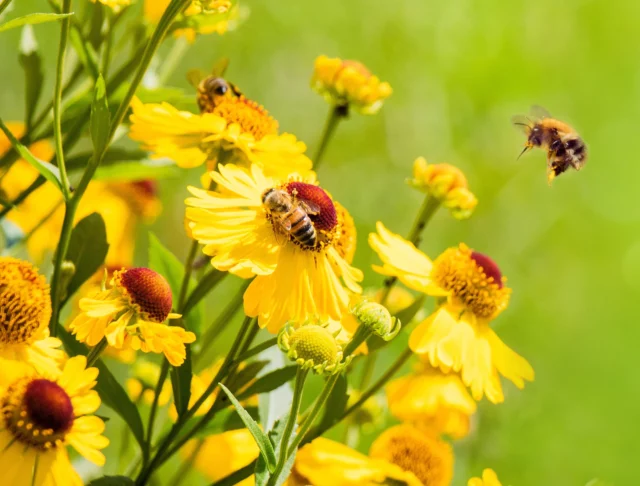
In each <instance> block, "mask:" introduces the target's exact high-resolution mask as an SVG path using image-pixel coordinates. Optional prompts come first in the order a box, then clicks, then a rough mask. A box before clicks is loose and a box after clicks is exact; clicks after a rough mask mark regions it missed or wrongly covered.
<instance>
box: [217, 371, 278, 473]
mask: <svg viewBox="0 0 640 486" xmlns="http://www.w3.org/2000/svg"><path fill="white" fill-rule="evenodd" d="M219 385H220V388H222V391H223V392H224V394H225V395H227V397H229V400H231V403H233V406H234V407H235V408H236V411H237V412H238V415H240V418H241V419H242V422H244V424H245V425H246V426H247V429H249V432H251V435H252V436H253V438H254V440H255V441H256V444H257V445H258V449H260V454H261V455H262V457H263V458H264V460H265V462H266V464H267V469H269V471H272V472H273V471H274V470H275V468H276V461H277V460H276V453H275V451H274V449H273V444H272V443H271V441H270V440H269V438H268V437H267V435H266V434H265V433H264V432H263V431H262V429H260V427H259V426H258V424H257V423H256V421H255V420H253V419H252V418H251V415H249V413H248V412H247V411H246V410H245V409H244V408H243V406H242V405H240V402H239V401H238V400H236V397H234V396H233V393H231V391H229V389H228V388H227V387H226V386H224V385H223V384H222V383H220V384H219Z"/></svg>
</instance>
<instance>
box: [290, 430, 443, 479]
mask: <svg viewBox="0 0 640 486" xmlns="http://www.w3.org/2000/svg"><path fill="white" fill-rule="evenodd" d="M387 480H393V481H397V482H401V483H404V484H407V486H431V485H423V484H422V483H421V482H420V481H419V480H418V478H416V477H415V475H413V474H412V473H411V472H407V471H404V470H403V469H402V468H401V467H399V466H397V465H395V464H392V463H390V462H388V461H385V460H381V459H375V458H370V457H367V456H365V455H364V454H361V453H359V452H357V451H354V450H353V449H351V448H350V447H347V446H346V445H343V444H340V443H338V442H334V441H332V440H329V439H325V438H323V437H319V438H317V439H315V440H314V441H313V442H311V443H309V444H307V445H305V446H304V447H302V448H301V449H300V450H298V453H297V454H296V458H295V462H294V464H293V469H292V470H291V476H290V477H289V479H288V480H287V483H286V485H287V486H309V485H310V486H377V485H380V484H384V482H385V481H387Z"/></svg>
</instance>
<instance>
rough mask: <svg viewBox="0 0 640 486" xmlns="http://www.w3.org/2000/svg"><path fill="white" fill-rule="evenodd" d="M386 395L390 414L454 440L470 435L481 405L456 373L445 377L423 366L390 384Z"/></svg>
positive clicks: (438, 371) (430, 367)
mask: <svg viewBox="0 0 640 486" xmlns="http://www.w3.org/2000/svg"><path fill="white" fill-rule="evenodd" d="M386 392H387V402H388V403H389V411H390V412H391V414H392V415H393V416H394V417H396V418H398V419H400V420H402V421H403V422H413V423H415V424H416V425H417V426H419V427H420V428H422V429H427V430H431V431H433V433H434V434H435V435H437V436H438V435H442V434H445V435H448V436H450V437H452V438H454V439H460V438H462V437H464V436H465V435H467V434H468V433H469V422H470V417H471V415H473V414H474V413H475V412H476V409H477V405H476V402H475V401H474V400H473V399H472V398H471V396H470V395H469V392H468V391H467V389H466V387H465V386H464V384H463V383H462V380H461V379H460V377H459V376H458V375H457V374H455V373H449V374H444V373H442V372H441V371H440V370H438V369H435V368H433V367H432V366H431V365H429V364H427V363H421V364H419V365H418V366H417V367H416V371H415V373H413V374H411V375H408V376H404V377H402V378H398V379H396V380H393V381H391V382H389V384H388V385H387V387H386Z"/></svg>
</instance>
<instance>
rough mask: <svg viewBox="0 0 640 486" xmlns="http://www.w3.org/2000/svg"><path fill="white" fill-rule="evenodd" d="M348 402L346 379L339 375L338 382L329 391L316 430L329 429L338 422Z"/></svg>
mask: <svg viewBox="0 0 640 486" xmlns="http://www.w3.org/2000/svg"><path fill="white" fill-rule="evenodd" d="M348 400H349V395H348V394H347V379H346V378H345V376H344V375H340V377H339V378H338V381H336V384H335V385H334V386H333V390H331V394H330V395H329V398H328V399H327V403H326V404H325V406H324V415H323V416H322V420H320V423H319V424H318V429H319V430H327V429H329V428H331V426H332V425H333V424H335V423H336V422H338V420H340V417H341V416H342V414H343V413H344V410H345V409H346V408H347V402H348Z"/></svg>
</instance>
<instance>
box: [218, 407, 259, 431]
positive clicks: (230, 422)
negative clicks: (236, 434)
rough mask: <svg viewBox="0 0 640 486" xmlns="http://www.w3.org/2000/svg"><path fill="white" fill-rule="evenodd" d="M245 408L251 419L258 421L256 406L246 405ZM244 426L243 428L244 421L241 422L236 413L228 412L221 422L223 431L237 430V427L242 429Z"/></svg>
mask: <svg viewBox="0 0 640 486" xmlns="http://www.w3.org/2000/svg"><path fill="white" fill-rule="evenodd" d="M245 410H246V411H247V413H248V414H249V415H250V416H251V418H252V419H253V420H255V421H256V422H257V421H258V418H259V415H258V407H247V408H245ZM244 428H245V426H244V422H242V419H241V418H240V416H239V415H238V414H237V413H231V414H229V416H228V417H227V419H226V420H225V421H224V422H223V424H222V430H223V431H224V432H226V431H228V430H238V429H244Z"/></svg>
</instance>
